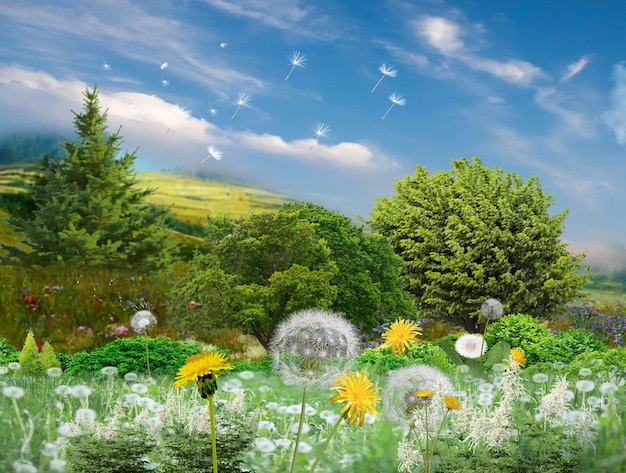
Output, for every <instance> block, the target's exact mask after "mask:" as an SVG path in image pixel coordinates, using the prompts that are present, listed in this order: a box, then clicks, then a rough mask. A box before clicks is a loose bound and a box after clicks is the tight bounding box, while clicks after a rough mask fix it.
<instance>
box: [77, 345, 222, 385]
mask: <svg viewBox="0 0 626 473" xmlns="http://www.w3.org/2000/svg"><path fill="white" fill-rule="evenodd" d="M148 348H149V357H150V371H151V373H152V374H154V375H158V374H169V375H174V374H176V372H177V371H178V369H179V368H180V367H181V366H183V365H184V364H185V361H186V360H187V358H189V357H190V356H192V355H195V354H197V353H199V352H200V345H199V344H198V343H191V342H183V341H174V340H171V339H170V338H168V337H158V338H152V339H149V341H148ZM222 351H223V350H222ZM105 366H115V367H116V368H117V369H118V372H119V373H120V374H121V375H124V374H125V373H128V372H134V373H145V372H146V371H147V368H146V339H145V338H144V337H131V338H118V339H116V340H114V341H113V342H111V343H109V344H107V345H105V346H103V347H100V348H97V349H96V350H94V351H93V352H90V353H87V352H80V353H75V354H74V355H73V356H72V358H71V360H70V362H69V363H68V365H67V367H66V369H65V374H67V375H71V376H94V375H99V374H100V370H101V369H102V368H104V367H105Z"/></svg>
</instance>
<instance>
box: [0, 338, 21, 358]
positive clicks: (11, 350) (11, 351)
mask: <svg viewBox="0 0 626 473" xmlns="http://www.w3.org/2000/svg"><path fill="white" fill-rule="evenodd" d="M17 356H19V351H17V348H15V347H14V346H13V345H11V343H9V341H8V340H7V339H6V338H4V337H0V363H4V362H5V360H9V361H17V358H16V357H17Z"/></svg>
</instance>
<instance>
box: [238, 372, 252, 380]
mask: <svg viewBox="0 0 626 473" xmlns="http://www.w3.org/2000/svg"><path fill="white" fill-rule="evenodd" d="M239 377H240V378H241V379H252V378H254V371H242V372H241V373H239Z"/></svg>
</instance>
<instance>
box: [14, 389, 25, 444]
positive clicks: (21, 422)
mask: <svg viewBox="0 0 626 473" xmlns="http://www.w3.org/2000/svg"><path fill="white" fill-rule="evenodd" d="M11 401H13V407H15V415H16V416H17V422H18V423H19V424H20V429H21V430H22V435H24V438H26V435H27V432H26V426H25V425H24V421H23V420H22V414H21V413H20V408H19V407H18V405H17V399H15V398H12V399H11Z"/></svg>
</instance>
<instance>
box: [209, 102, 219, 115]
mask: <svg viewBox="0 0 626 473" xmlns="http://www.w3.org/2000/svg"><path fill="white" fill-rule="evenodd" d="M209 113H210V114H211V116H212V117H214V116H216V115H217V109H215V108H213V105H211V102H209Z"/></svg>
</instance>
